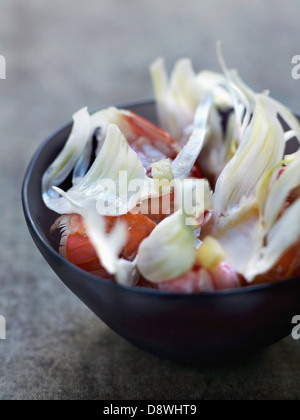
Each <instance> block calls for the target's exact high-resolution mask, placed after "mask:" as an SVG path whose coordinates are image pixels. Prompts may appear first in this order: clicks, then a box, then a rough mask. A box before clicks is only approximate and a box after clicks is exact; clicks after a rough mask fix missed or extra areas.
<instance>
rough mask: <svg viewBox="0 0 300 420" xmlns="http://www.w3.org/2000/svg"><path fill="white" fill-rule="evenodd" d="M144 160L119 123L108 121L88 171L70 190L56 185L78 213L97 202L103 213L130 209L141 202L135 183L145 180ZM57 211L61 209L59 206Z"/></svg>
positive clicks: (63, 197) (117, 214)
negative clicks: (106, 128) (129, 141)
mask: <svg viewBox="0 0 300 420" xmlns="http://www.w3.org/2000/svg"><path fill="white" fill-rule="evenodd" d="M145 178H146V176H145V170H144V167H143V164H142V162H141V160H140V158H139V156H138V155H137V154H136V152H135V151H134V150H132V149H131V148H130V146H129V145H128V143H127V141H126V139H125V137H124V136H123V134H122V133H121V131H120V129H119V128H118V127H117V126H116V125H113V124H111V125H109V127H108V131H107V136H106V139H105V141H104V144H103V146H102V149H101V151H100V153H99V154H98V156H97V157H96V160H95V162H94V163H93V165H92V166H91V168H90V169H89V171H88V172H87V174H86V175H85V176H84V177H83V178H82V179H81V180H80V181H79V182H78V183H77V184H76V185H74V186H73V187H72V188H71V189H70V190H68V191H67V192H64V191H62V190H60V189H58V188H55V190H56V191H58V192H59V193H60V194H61V195H62V198H61V200H62V201H67V202H69V203H70V204H71V205H72V206H73V207H76V211H77V213H79V214H84V210H85V208H86V207H88V206H89V205H90V203H93V204H94V203H95V202H96V207H97V211H98V213H99V214H101V215H106V216H107V215H110V216H119V215H122V214H126V213H128V212H129V211H130V210H131V209H133V208H134V207H135V206H136V204H137V203H138V202H139V199H140V194H141V192H137V190H136V186H137V185H139V186H140V188H142V187H143V185H144V183H145ZM54 210H55V211H57V212H59V211H60V207H59V206H57V207H56V208H55V209H54Z"/></svg>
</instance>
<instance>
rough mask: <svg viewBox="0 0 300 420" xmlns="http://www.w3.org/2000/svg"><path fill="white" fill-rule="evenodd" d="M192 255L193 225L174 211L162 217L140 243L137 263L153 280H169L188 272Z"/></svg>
mask: <svg viewBox="0 0 300 420" xmlns="http://www.w3.org/2000/svg"><path fill="white" fill-rule="evenodd" d="M195 258H196V246H195V236H194V229H193V227H192V226H187V225H186V223H185V216H184V215H183V214H179V213H175V214H173V215H172V216H169V217H168V218H166V219H165V220H163V221H162V222H161V223H160V224H159V225H158V226H157V227H156V228H155V229H154V230H153V232H152V233H151V235H150V236H149V237H148V238H146V239H145V240H144V241H143V242H142V243H141V245H140V248H139V253H138V257H137V266H138V269H139V271H140V273H141V274H142V275H143V276H144V277H145V278H146V279H147V280H149V281H151V282H153V283H161V282H164V281H168V280H172V279H174V278H176V277H179V276H181V275H182V274H184V273H186V272H188V271H189V270H190V269H191V268H192V266H193V264H194V261H195Z"/></svg>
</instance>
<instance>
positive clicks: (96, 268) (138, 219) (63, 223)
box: [50, 213, 156, 279]
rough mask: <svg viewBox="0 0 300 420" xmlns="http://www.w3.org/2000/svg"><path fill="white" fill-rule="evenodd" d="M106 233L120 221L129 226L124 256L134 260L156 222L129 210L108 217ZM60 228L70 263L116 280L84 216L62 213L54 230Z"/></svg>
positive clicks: (62, 253) (63, 250) (61, 245)
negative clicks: (98, 250)
mask: <svg viewBox="0 0 300 420" xmlns="http://www.w3.org/2000/svg"><path fill="white" fill-rule="evenodd" d="M105 220H106V232H107V233H109V232H111V230H112V229H113V228H114V226H115V224H116V223H117V221H118V220H120V221H123V222H124V223H126V225H127V229H128V234H127V241H126V243H125V246H124V249H123V250H122V253H121V255H120V257H122V258H124V259H126V260H128V261H133V260H134V258H135V257H136V255H137V252H138V248H139V245H140V243H141V242H142V241H143V240H144V239H145V238H146V237H147V236H149V235H150V233H151V232H152V230H153V229H154V228H155V226H156V224H155V223H154V222H153V221H152V220H150V219H149V218H148V217H146V216H144V215H142V214H141V213H138V214H132V213H128V214H126V215H124V216H120V217H112V216H107V217H105ZM57 229H58V230H60V232H61V239H60V247H59V253H60V254H61V255H62V256H63V257H64V258H66V259H67V260H68V261H69V262H71V263H72V264H74V265H76V266H77V267H79V268H81V269H82V270H84V271H87V272H90V273H92V274H95V275H97V276H100V277H102V278H107V279H112V278H113V276H111V275H109V274H108V273H107V272H106V270H105V269H104V268H103V266H102V264H101V261H100V260H99V258H98V256H97V253H96V251H95V249H94V246H93V245H92V242H91V240H90V239H89V237H88V235H87V231H86V227H85V224H84V220H83V218H82V216H80V215H79V214H75V213H74V214H64V215H62V216H60V217H59V218H58V219H57V220H56V221H55V223H54V224H53V226H52V227H51V229H50V230H51V232H54V231H55V230H57Z"/></svg>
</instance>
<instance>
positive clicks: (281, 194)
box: [263, 158, 300, 232]
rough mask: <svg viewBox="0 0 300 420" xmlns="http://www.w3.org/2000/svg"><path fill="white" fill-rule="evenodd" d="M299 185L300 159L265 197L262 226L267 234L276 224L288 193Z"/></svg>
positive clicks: (289, 166) (288, 167)
mask: <svg viewBox="0 0 300 420" xmlns="http://www.w3.org/2000/svg"><path fill="white" fill-rule="evenodd" d="M299 185H300V159H299V158H298V159H297V160H295V161H294V162H292V163H291V164H290V165H288V166H287V168H286V170H285V171H284V172H283V173H282V174H281V176H280V178H279V179H278V180H276V181H275V183H274V185H273V186H272V187H271V190H270V192H269V194H268V196H267V200H266V204H265V208H264V216H263V217H264V225H265V229H266V231H267V232H268V231H269V230H270V229H271V227H272V226H273V225H274V223H275V222H276V220H277V218H278V216H279V214H280V212H281V211H282V209H283V206H284V203H285V202H286V200H287V198H288V196H289V194H290V192H291V191H292V190H293V189H294V188H296V187H298V186H299Z"/></svg>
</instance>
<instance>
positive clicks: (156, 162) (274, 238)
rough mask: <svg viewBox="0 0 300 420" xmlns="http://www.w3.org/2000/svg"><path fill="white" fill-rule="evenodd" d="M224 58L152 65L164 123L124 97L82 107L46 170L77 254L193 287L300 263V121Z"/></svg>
mask: <svg viewBox="0 0 300 420" xmlns="http://www.w3.org/2000/svg"><path fill="white" fill-rule="evenodd" d="M220 62H221V65H222V70H223V73H222V74H221V73H220V74H219V73H214V72H210V71H202V72H200V73H199V74H196V73H195V72H194V70H193V67H192V64H191V61H190V60H188V59H182V60H180V61H178V63H177V64H176V66H175V68H174V70H173V72H172V74H171V76H170V77H168V74H167V71H166V69H165V65H164V61H163V60H162V59H159V60H157V61H156V62H155V63H154V64H153V65H152V66H151V75H152V80H153V85H154V92H155V100H156V109H157V113H158V117H159V122H160V123H159V127H158V126H156V125H154V124H153V123H152V122H150V121H148V120H146V119H144V118H142V117H140V116H138V115H137V114H135V113H133V112H131V111H128V110H125V109H117V108H115V107H110V108H107V109H103V110H101V111H98V112H96V113H94V114H92V115H90V114H89V112H88V111H87V109H86V108H83V109H81V110H80V111H78V112H77V113H75V114H74V116H73V128H72V131H71V133H70V135H69V137H68V140H67V142H66V144H65V146H64V148H63V149H62V150H61V151H60V153H59V154H58V155H57V157H56V158H55V159H54V161H53V163H52V164H51V165H50V166H49V168H48V169H47V170H46V171H45V173H44V176H43V179H42V198H43V201H44V203H45V205H46V206H47V207H48V208H49V209H50V210H52V211H54V212H56V213H57V220H56V221H55V223H54V224H53V225H52V227H51V228H50V227H49V228H50V230H51V233H52V234H54V232H55V231H59V232H60V246H59V252H60V254H61V255H62V256H63V257H64V258H65V259H67V260H68V261H69V262H71V263H73V264H74V265H76V266H77V267H79V268H81V269H82V270H84V271H87V272H89V273H91V274H94V275H96V276H100V277H101V278H104V279H107V281H109V282H116V283H118V284H122V285H127V286H134V287H144V288H151V289H157V290H162V291H167V292H171V293H172V292H175V293H178V292H179V293H186V294H191V293H201V292H214V291H216V290H225V289H234V288H239V287H248V286H250V285H254V284H260V283H270V282H278V281H280V280H285V279H287V278H290V277H294V276H297V275H299V274H300V246H299V241H300V151H299V150H298V145H299V143H298V142H296V141H295V139H297V140H300V125H299V122H298V120H297V119H296V118H295V117H294V115H293V114H292V113H291V111H290V110H289V109H288V108H286V107H285V106H284V105H283V104H281V103H280V102H278V101H276V100H275V99H273V98H272V97H271V96H270V95H269V92H267V91H264V92H262V93H256V92H254V91H253V90H252V89H251V88H250V87H248V86H247V85H246V84H245V83H244V82H243V81H242V79H241V78H240V76H239V75H238V73H237V72H236V71H234V70H228V69H227V67H226V65H225V63H224V60H223V58H222V56H221V54H220ZM284 123H285V125H284ZM286 126H288V127H289V128H288V129H286V128H285V127H286ZM292 139H293V141H294V143H296V144H297V147H296V148H295V150H294V151H293V153H289V154H288V153H287V144H288V143H289V141H290V140H292Z"/></svg>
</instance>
